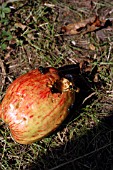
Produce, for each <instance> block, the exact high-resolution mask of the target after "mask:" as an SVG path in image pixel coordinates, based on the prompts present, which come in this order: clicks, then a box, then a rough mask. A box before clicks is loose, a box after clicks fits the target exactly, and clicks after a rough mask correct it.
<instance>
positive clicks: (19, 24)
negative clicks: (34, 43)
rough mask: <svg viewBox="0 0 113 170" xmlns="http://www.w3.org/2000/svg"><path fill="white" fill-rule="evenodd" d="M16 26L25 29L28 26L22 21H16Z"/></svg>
mask: <svg viewBox="0 0 113 170" xmlns="http://www.w3.org/2000/svg"><path fill="white" fill-rule="evenodd" d="M15 27H17V28H21V29H22V30H25V28H26V27H27V26H26V25H24V24H22V23H15Z"/></svg>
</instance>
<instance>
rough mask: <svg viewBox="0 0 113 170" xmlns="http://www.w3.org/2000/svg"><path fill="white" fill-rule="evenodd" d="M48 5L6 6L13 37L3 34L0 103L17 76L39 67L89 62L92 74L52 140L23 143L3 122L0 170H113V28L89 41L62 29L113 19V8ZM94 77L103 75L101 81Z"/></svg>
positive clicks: (5, 24) (5, 25) (4, 23)
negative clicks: (92, 20)
mask: <svg viewBox="0 0 113 170" xmlns="http://www.w3.org/2000/svg"><path fill="white" fill-rule="evenodd" d="M44 4H45V2H42V1H30V0H29V1H24V2H23V1H20V2H18V1H16V2H13V3H8V4H7V5H6V6H5V7H4V8H7V9H5V10H4V11H5V12H6V13H5V18H4V17H3V16H2V17H1V23H0V26H1V27H0V31H3V30H4V31H6V32H7V33H8V34H5V32H4V33H3V32H2V34H1V35H0V41H1V48H0V61H1V62H0V80H2V87H1V91H0V95H1V96H0V100H1V101H2V99H3V97H4V95H5V92H6V89H7V87H8V86H9V84H10V83H11V82H12V81H13V80H14V79H15V78H16V77H18V76H19V75H21V74H24V73H26V72H28V71H29V70H31V69H34V68H37V67H38V66H39V65H42V66H54V67H60V66H63V65H68V64H73V63H76V62H77V61H78V62H80V63H82V62H83V61H85V62H86V63H87V64H86V69H87V68H88V69H89V71H88V72H87V71H85V68H84V70H83V72H81V75H79V76H80V77H81V78H80V80H79V81H80V82H79V83H78V85H79V86H80V88H81V93H80V94H78V95H77V97H76V98H77V99H76V103H75V108H74V109H72V110H71V112H70V114H69V116H68V117H67V119H66V120H65V121H64V122H63V124H62V125H61V126H60V127H59V128H58V129H57V130H56V131H55V132H54V133H52V134H51V135H49V136H48V137H47V138H44V139H42V140H41V141H37V142H35V143H33V144H31V145H20V144H17V143H15V142H14V141H13V140H12V138H11V136H10V132H9V129H8V127H7V125H5V124H4V123H3V122H2V121H1V120H0V169H1V170H13V169H14V170H35V169H41V170H47V169H49V170H56V169H60V170H62V169H73V170H75V169H77V170H83V169H84V170H112V168H113V163H112V162H113V140H112V136H113V82H112V79H113V67H112V66H113V50H112V46H113V33H112V30H113V28H112V26H111V27H110V28H109V29H104V30H103V31H101V32H100V33H99V32H98V33H99V34H97V32H92V33H88V34H86V35H84V36H83V35H74V36H64V35H62V34H61V33H60V29H61V26H62V25H64V24H65V23H72V22H74V21H79V20H81V19H84V18H88V17H91V16H94V15H95V14H98V15H99V16H101V17H103V16H105V15H106V18H113V12H112V8H113V3H112V2H111V1H109V0H107V1H99V2H98V1H97V2H93V4H92V8H91V7H90V3H89V2H87V3H86V2H85V1H84V3H83V1H76V4H75V3H74V1H69V2H67V1H62V2H61V3H60V2H59V1H56V0H54V1H51V2H49V1H48V3H46V5H44ZM1 5H2V4H1ZM11 6H12V7H13V8H11ZM9 9H11V11H10V10H9ZM104 14H105V15H104ZM100 34H101V37H99V35H100ZM73 42H74V43H73ZM4 44H5V45H4ZM92 46H93V49H92V48H91V47H92ZM1 63H2V64H1ZM95 69H97V70H98V72H96V71H95ZM4 70H5V71H4ZM93 73H97V74H96V75H97V77H95V75H93ZM93 78H95V79H96V81H95V82H93ZM84 79H85V80H84ZM82 83H84V84H83V85H82ZM87 85H88V86H87ZM89 85H91V86H90V88H91V89H90V91H89V89H88V87H89ZM84 86H86V87H84Z"/></svg>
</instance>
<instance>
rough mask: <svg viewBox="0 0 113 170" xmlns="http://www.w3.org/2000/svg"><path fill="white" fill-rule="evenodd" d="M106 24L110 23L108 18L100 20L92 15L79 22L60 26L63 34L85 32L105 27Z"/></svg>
mask: <svg viewBox="0 0 113 170" xmlns="http://www.w3.org/2000/svg"><path fill="white" fill-rule="evenodd" d="M108 25H111V22H110V21H109V22H108V20H100V19H99V17H98V16H94V17H91V18H88V19H86V20H83V21H81V22H76V23H72V24H68V25H67V26H63V27H62V28H61V32H62V33H64V34H65V35H74V34H79V33H82V34H86V33H88V32H92V31H95V30H97V29H101V28H105V27H107V26H108Z"/></svg>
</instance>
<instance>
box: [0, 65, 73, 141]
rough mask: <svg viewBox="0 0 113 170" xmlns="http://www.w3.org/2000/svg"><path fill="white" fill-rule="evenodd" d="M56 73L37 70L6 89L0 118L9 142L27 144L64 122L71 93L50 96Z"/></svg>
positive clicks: (71, 100) (0, 108) (57, 93)
mask: <svg viewBox="0 0 113 170" xmlns="http://www.w3.org/2000/svg"><path fill="white" fill-rule="evenodd" d="M60 79H61V78H60V76H59V74H58V70H57V69H55V68H52V67H51V68H48V71H47V72H45V73H44V74H43V73H41V71H40V70H39V69H35V70H32V71H30V72H28V73H26V74H24V75H21V76H20V77H18V78H17V79H16V80H14V81H13V83H12V84H11V85H10V86H9V87H8V89H7V91H6V95H5V97H4V99H3V100H2V103H1V105H0V118H1V119H2V120H3V121H4V122H5V123H6V124H7V125H8V127H9V129H10V131H11V136H12V138H13V139H14V140H15V141H16V142H18V143H20V144H30V143H33V142H35V141H37V140H40V139H42V138H43V137H45V136H47V135H48V134H50V133H51V132H52V131H54V130H55V129H56V128H57V127H58V126H59V125H60V124H61V123H62V122H63V120H64V119H65V118H66V116H67V115H68V113H69V107H70V106H71V105H72V104H73V102H74V98H75V93H74V92H73V91H72V90H66V91H65V90H64V91H62V92H61V91H60V92H59V91H57V92H53V91H52V87H53V86H54V84H55V82H57V81H60Z"/></svg>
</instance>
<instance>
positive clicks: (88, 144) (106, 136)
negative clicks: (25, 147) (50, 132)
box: [27, 75, 113, 170]
mask: <svg viewBox="0 0 113 170" xmlns="http://www.w3.org/2000/svg"><path fill="white" fill-rule="evenodd" d="M76 82H77V84H76V85H77V86H78V87H80V88H81V89H82V90H81V91H80V93H79V94H77V95H78V96H77V99H79V100H76V102H75V103H76V104H74V107H73V108H72V110H71V112H73V110H75V109H77V110H78V112H79V113H80V112H81V107H83V106H84V104H83V105H82V103H83V101H84V99H85V98H86V96H88V95H89V94H90V93H92V87H93V85H92V84H91V83H86V82H87V81H86V79H85V77H84V75H81V76H79V78H78V77H77V76H76ZM93 99H94V96H93ZM91 100H92V99H91V98H90V99H89V100H88V101H87V102H85V105H87V103H88V104H90V102H92V101H91ZM108 115H109V116H108V117H105V118H103V119H102V120H101V121H100V122H101V123H99V124H98V125H97V126H94V127H92V128H91V129H89V130H87V131H86V133H85V134H83V135H82V136H77V135H76V133H75V135H73V138H72V139H71V140H68V141H66V142H64V143H63V144H62V145H60V146H58V147H55V148H51V147H49V146H48V148H47V152H46V154H45V155H43V156H42V157H41V158H38V157H37V160H34V163H32V165H29V167H27V168H28V169H29V170H37V169H38V170H59V169H60V170H64V169H66V170H113V111H112V112H110V113H109V114H108ZM74 118H75V117H73V116H72V113H70V115H69V116H68V118H67V119H66V120H65V121H64V124H66V123H68V121H70V120H73V119H74ZM62 128H63V125H62V126H61V127H60V128H59V129H58V130H62ZM55 133H57V132H55Z"/></svg>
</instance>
